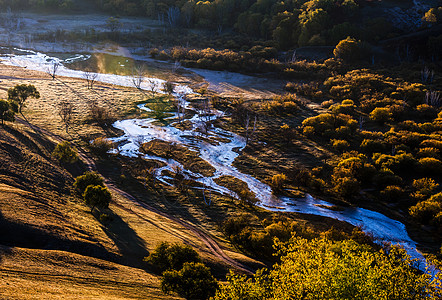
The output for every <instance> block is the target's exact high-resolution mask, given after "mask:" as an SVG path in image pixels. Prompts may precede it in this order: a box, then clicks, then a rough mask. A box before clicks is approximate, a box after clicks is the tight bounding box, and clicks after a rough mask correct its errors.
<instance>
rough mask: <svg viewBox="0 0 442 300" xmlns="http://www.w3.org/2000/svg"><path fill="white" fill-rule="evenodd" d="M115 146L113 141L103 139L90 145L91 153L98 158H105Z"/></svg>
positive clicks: (96, 140)
mask: <svg viewBox="0 0 442 300" xmlns="http://www.w3.org/2000/svg"><path fill="white" fill-rule="evenodd" d="M113 146H114V144H113V143H112V142H111V141H109V140H108V139H106V138H103V137H99V138H96V139H94V140H93V141H92V142H91V143H90V145H89V147H90V148H91V151H92V152H93V153H95V154H96V155H98V156H105V155H106V154H107V153H108V152H109V150H111V149H112V148H113Z"/></svg>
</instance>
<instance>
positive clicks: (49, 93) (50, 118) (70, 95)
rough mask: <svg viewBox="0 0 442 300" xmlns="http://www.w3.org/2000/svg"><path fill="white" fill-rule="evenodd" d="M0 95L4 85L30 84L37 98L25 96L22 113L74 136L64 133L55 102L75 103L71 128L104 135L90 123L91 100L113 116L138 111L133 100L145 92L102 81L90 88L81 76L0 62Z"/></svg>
mask: <svg viewBox="0 0 442 300" xmlns="http://www.w3.org/2000/svg"><path fill="white" fill-rule="evenodd" d="M0 74H1V75H7V76H1V77H2V80H1V82H0V98H7V89H9V88H11V87H14V86H15V85H16V84H23V83H25V84H33V85H35V86H36V88H37V90H38V91H39V92H40V95H41V98H40V99H28V101H27V107H26V109H25V110H24V115H25V116H26V118H27V119H28V120H29V121H30V122H31V123H33V124H36V125H38V126H41V127H43V128H45V129H48V130H50V131H51V132H53V133H56V134H59V135H62V136H64V137H65V138H67V139H72V138H73V139H75V138H77V136H76V135H75V134H74V135H73V136H69V135H67V134H66V132H65V129H64V124H63V123H62V121H61V119H60V117H59V115H58V110H59V108H58V105H59V104H60V103H61V102H62V101H68V102H71V103H72V104H73V105H74V112H73V124H72V127H73V129H74V131H77V132H80V133H81V134H82V135H91V136H96V135H103V134H105V131H104V130H103V129H102V128H100V127H98V126H94V124H90V116H89V114H90V103H93V102H95V103H96V104H97V105H98V106H100V107H103V108H105V109H107V110H108V111H109V113H110V114H111V115H112V116H114V117H115V118H121V117H124V116H129V115H134V116H135V115H137V114H138V113H139V110H138V109H137V108H136V106H135V103H136V102H139V101H141V100H142V99H144V97H145V96H144V94H142V93H140V92H139V91H138V90H136V89H135V88H125V87H119V86H113V85H109V84H104V83H97V84H96V85H95V86H94V89H93V90H90V89H88V88H87V84H86V81H85V80H83V79H76V78H67V77H56V79H55V80H52V79H51V77H50V76H49V75H48V74H46V73H44V72H38V71H32V70H28V69H24V68H17V67H10V66H5V65H0Z"/></svg>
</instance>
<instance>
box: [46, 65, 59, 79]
mask: <svg viewBox="0 0 442 300" xmlns="http://www.w3.org/2000/svg"><path fill="white" fill-rule="evenodd" d="M59 67H60V63H59V62H58V61H53V62H52V64H51V65H50V66H48V68H47V70H46V72H47V73H48V74H49V75H51V77H52V79H55V76H56V74H57V71H58V68H59Z"/></svg>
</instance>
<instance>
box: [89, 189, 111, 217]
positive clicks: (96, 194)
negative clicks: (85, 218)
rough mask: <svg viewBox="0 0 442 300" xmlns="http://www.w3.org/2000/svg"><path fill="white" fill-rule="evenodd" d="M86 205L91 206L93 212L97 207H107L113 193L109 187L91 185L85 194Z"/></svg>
mask: <svg viewBox="0 0 442 300" xmlns="http://www.w3.org/2000/svg"><path fill="white" fill-rule="evenodd" d="M83 199H84V202H85V203H86V205H88V206H90V207H91V212H92V211H93V210H94V208H95V207H97V206H98V207H102V208H107V207H108V206H109V202H110V201H111V199H112V195H111V193H110V192H109V190H108V189H107V187H104V186H101V185H89V186H88V187H87V188H86V190H85V191H84V194H83Z"/></svg>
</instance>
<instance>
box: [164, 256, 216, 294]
mask: <svg viewBox="0 0 442 300" xmlns="http://www.w3.org/2000/svg"><path fill="white" fill-rule="evenodd" d="M217 288H218V283H217V281H216V279H215V278H214V277H213V275H212V273H211V272H210V269H209V268H208V267H206V266H205V265H204V264H202V263H195V262H190V263H189V262H186V263H184V265H183V268H182V269H180V270H179V271H178V270H168V271H165V272H164V273H163V278H162V279H161V289H162V290H163V292H165V293H171V292H175V293H177V294H178V295H180V296H181V297H184V298H185V299H202V300H205V299H208V298H209V297H211V296H214V295H215V292H216V290H217Z"/></svg>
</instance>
